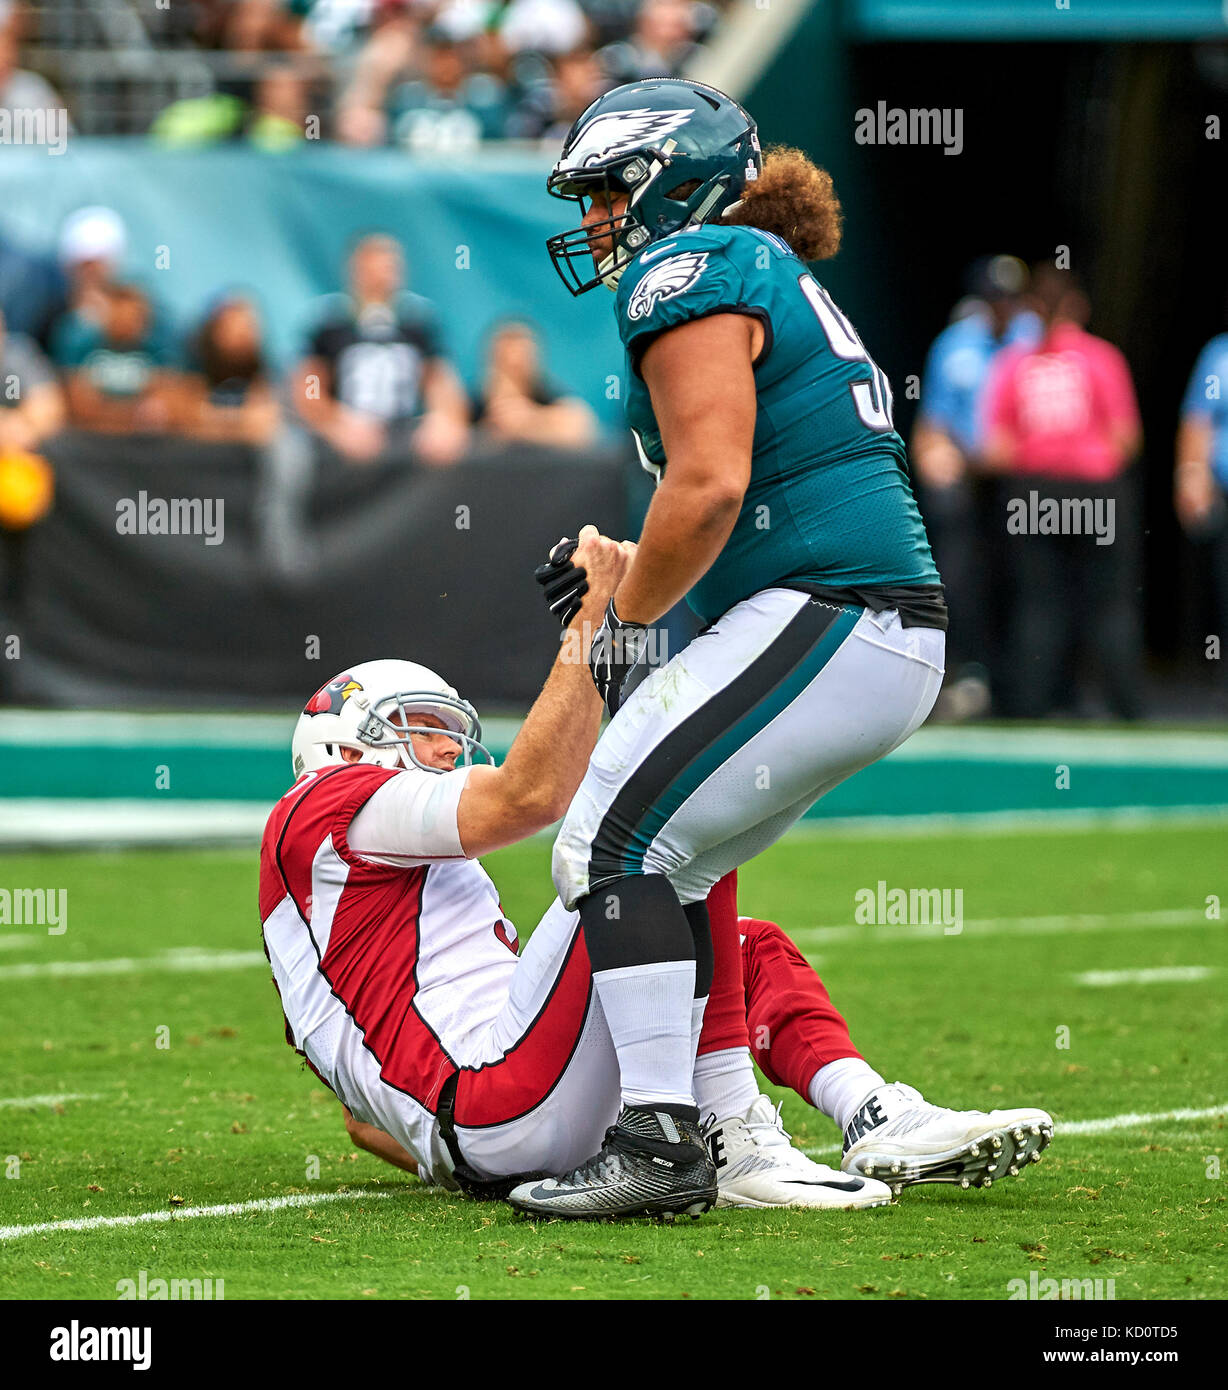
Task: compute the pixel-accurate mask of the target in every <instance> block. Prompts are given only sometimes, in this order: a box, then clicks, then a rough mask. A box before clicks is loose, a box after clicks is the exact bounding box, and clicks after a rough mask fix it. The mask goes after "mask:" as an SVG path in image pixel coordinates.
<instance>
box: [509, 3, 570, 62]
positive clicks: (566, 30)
mask: <svg viewBox="0 0 1228 1390" xmlns="http://www.w3.org/2000/svg"><path fill="white" fill-rule="evenodd" d="M491 21H492V24H493V26H494V28H495V32H496V33H497V34H498V35H499V38H500V39H501V40H502V42H503V45H504V47H505V48H506V49H507V50H508V52H509V53H519V52H522V51H523V50H525V49H529V50H531V51H532V52H534V53H567V52H570V51H571V50H572V49H574V48H578V47H579V46H580V45H581V44H583V43H586V42H587V41H588V37H589V32H588V28H589V26H588V21H587V19H585V17H584V11H583V10H582V9H581V7H580V6H579V5H577V4H576V2H575V0H510V3H508V4H505V5H503V6H501V7H499V8H498V9H497V12H496V13H495V14H493V15H492V16H491Z"/></svg>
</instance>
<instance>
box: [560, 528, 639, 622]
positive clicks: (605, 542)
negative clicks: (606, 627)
mask: <svg viewBox="0 0 1228 1390" xmlns="http://www.w3.org/2000/svg"><path fill="white" fill-rule="evenodd" d="M572 562H573V563H574V564H575V565H577V566H578V567H580V568H582V569H583V570H584V572H585V575H586V577H587V580H588V592H587V594H585V595H584V596H583V607H584V608H585V609H586V610H587V611H588V616H589V617H590V618H591V619H592V621H593V622H594V623H597V622H600V620H601V615H603V614H604V613H605V606H606V604H607V603H608V602H609V600H610V599H611V598H613V597H614V591H615V589H617V588H618V586H619V585H620V584H621V583H622V580H623V575H624V574H626V572H627V570H628V569H629V568H630V566H631V556H630V555H628V554H627V551H626V549H625V543H622V542H619V541H612V540H611V539H610V538H609V536H603V535H602V534H601V532H600V531H598V530H597V528H596V527H595V526H582V527H581V528H580V539H579V542H578V543H577V545H576V549H575V554H574V555H573V557H572Z"/></svg>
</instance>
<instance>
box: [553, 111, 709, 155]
mask: <svg viewBox="0 0 1228 1390" xmlns="http://www.w3.org/2000/svg"><path fill="white" fill-rule="evenodd" d="M692 114H693V113H692V112H690V111H653V110H650V109H649V108H648V107H647V106H645V107H642V108H640V109H639V110H636V111H606V112H604V113H603V114H602V115H600V116H594V117H593V119H592V120H591V121H589V123H588V125H586V126H585V127H584V129H583V130H582V131H580V133H579V134H578V135H577V136H576V143H575V144H574V145H573V146H572V147H571V149H569V150H568V151H567V153H566V154H565V155H564V157H563V159H562V160H561V161H560V163H561V164H562V165H563V166H564V167H565V168H571V169H574V168H587V167H588V166H589V165H591V164H600V163H602V161H603V160H605V159H606V158H608V157H609V156H610V155H612V154H618V153H619V152H620V151H621V150H627V151H632V150H639V149H643V148H644V146H645V145H655V144H659V143H660V142H661V141H662V140H664V139H665V137H666V136H667V135H672V134H673V133H674V131H675V130H678V129H679V128H680V127H681V126H684V125H686V123H687V122H688V121H689V120H690V119H691V116H692Z"/></svg>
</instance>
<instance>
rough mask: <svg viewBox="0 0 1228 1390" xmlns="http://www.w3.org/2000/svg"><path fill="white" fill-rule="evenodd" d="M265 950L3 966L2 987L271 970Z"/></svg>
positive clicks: (190, 951)
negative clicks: (43, 979)
mask: <svg viewBox="0 0 1228 1390" xmlns="http://www.w3.org/2000/svg"><path fill="white" fill-rule="evenodd" d="M268 964H269V962H268V960H267V959H266V958H265V955H264V952H263V951H206V950H200V949H198V948H196V947H194V946H189V947H185V948H182V949H178V950H173V951H163V952H162V954H161V955H159V956H115V957H112V958H111V959H110V960H54V961H39V962H38V963H37V964H22V965H4V966H0V984H4V983H6V982H7V981H9V980H32V979H36V978H38V977H40V976H52V977H55V978H62V977H64V976H74V975H139V974H141V973H142V972H143V971H146V970H159V971H161V970H169V971H172V972H182V971H189V972H194V973H195V972H202V971H205V972H207V971H211V970H248V969H251V968H252V967H253V966H257V965H260V966H264V967H265V969H267V968H268Z"/></svg>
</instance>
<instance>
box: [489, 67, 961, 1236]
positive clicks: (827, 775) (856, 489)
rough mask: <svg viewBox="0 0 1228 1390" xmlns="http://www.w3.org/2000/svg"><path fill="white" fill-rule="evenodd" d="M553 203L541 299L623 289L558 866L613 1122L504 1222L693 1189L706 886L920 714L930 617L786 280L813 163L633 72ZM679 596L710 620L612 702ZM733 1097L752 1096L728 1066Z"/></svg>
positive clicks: (857, 408)
mask: <svg viewBox="0 0 1228 1390" xmlns="http://www.w3.org/2000/svg"><path fill="white" fill-rule="evenodd" d="M548 187H549V190H550V192H551V193H554V194H556V195H557V196H559V197H562V198H566V199H571V200H572V201H574V202H576V203H578V204H579V205H580V208H581V221H580V223H579V225H577V226H576V227H574V228H573V229H571V230H570V231H567V232H564V233H562V234H561V235H559V236H556V237H552V238H551V240H550V242H549V244H548V245H549V250H550V254H551V256H552V258H553V260H554V263H555V266H556V268H557V269H558V270H559V273H560V274H561V275H562V277H563V279H564V282H565V283H566V284H567V285H568V287H569V288H570V289H571V290H572V292H573V293H576V294H582V293H584V292H586V291H587V290H590V289H593V288H594V287H596V286H598V285H602V284H604V285H606V286H607V287H608V288H610V289H613V290H615V291H616V297H615V301H614V311H615V314H616V316H617V319H618V325H619V331H620V332H621V334H622V339H623V343H624V345H625V348H626V353H627V371H626V380H627V397H626V413H627V419H628V423H629V424H630V426H631V428H632V430H633V432H634V435H635V439H636V442H637V445H638V448H639V451H640V456H641V460H642V462H643V464H644V466H645V467H646V468H648V469H649V470H650V471H651V472H652V473H654V474H655V475H656V478H657V490H656V494H655V496H654V498H653V502H652V505H651V507H650V508H649V510H648V514H647V517H646V519H645V522H644V526H643V531H642V534H641V537H640V541H639V545H638V550H637V552H636V555H635V558H634V560H633V562H632V564H631V566H630V568H629V569H628V571H627V573H626V575H625V576H624V578H623V580H622V582H621V584H620V585H619V587H618V589H617V591H616V593H615V595H614V598H613V599H612V600H611V602H610V604H609V606H608V608H607V610H606V617H605V622H604V624H603V626H602V628H601V630H600V632H599V633H598V634H597V636H596V638H595V640H594V643H593V654H592V657H591V665H592V669H593V676H594V679H595V681H596V683H597V688H598V690H599V691H600V692H601V694H602V695H603V697H604V698H605V700H606V703H607V705H608V707H609V709H610V712H611V713H612V714H613V715H614V716H615V717H614V719H613V720H612V722H611V723H610V725H609V727H608V728H607V729H606V731H605V733H604V735H603V736H602V738H601V741H600V743H599V744H598V745H597V748H596V751H595V752H594V754H593V758H592V761H591V763H590V765H589V771H588V774H587V776H586V777H585V780H584V782H583V784H582V786H581V787H580V790H579V793H578V794H577V796H576V798H575V800H574V801H573V802H572V805H571V809H570V810H569V812H568V814H567V817H566V819H565V820H564V822H563V825H562V828H561V830H560V832H559V836H558V839H557V841H556V844H555V849H554V881H555V886H556V887H557V889H558V891H559V895H560V897H561V898H562V900H563V902H564V903H565V904H566V906H567V907H569V908H572V907H578V909H579V912H580V915H581V920H582V921H583V924H584V930H585V937H586V941H587V946H588V951H589V955H590V957H591V960H592V966H593V978H594V981H595V983H596V987H597V994H598V997H599V998H600V1001H601V1007H602V1009H603V1011H604V1013H605V1015H606V1018H607V1020H608V1022H609V1026H610V1031H611V1033H612V1035H613V1038H614V1043H615V1046H616V1048H617V1050H618V1057H619V1069H620V1074H621V1081H622V1099H623V1110H622V1113H621V1115H620V1118H619V1122H618V1124H617V1125H616V1126H614V1127H613V1128H612V1129H611V1130H610V1131H609V1133H608V1135H607V1139H606V1143H605V1145H604V1146H603V1148H602V1150H601V1152H600V1153H598V1154H597V1155H595V1156H594V1158H593V1159H592V1160H590V1161H589V1162H588V1163H586V1164H582V1165H581V1166H580V1167H579V1168H577V1169H575V1170H573V1171H572V1172H570V1173H568V1174H566V1175H564V1176H561V1177H560V1178H558V1179H555V1180H552V1181H551V1182H547V1183H544V1184H541V1183H539V1184H538V1185H537V1186H536V1187H535V1189H534V1194H533V1201H532V1203H531V1205H530V1204H528V1203H527V1202H526V1203H525V1205H526V1209H531V1210H533V1211H536V1212H538V1213H543V1214H549V1212H550V1211H551V1210H553V1209H556V1208H557V1210H558V1211H559V1213H560V1214H564V1213H565V1214H567V1215H571V1216H575V1215H578V1214H583V1211H586V1210H587V1207H586V1205H585V1203H586V1201H587V1197H586V1194H591V1197H592V1200H591V1208H592V1215H594V1216H599V1215H602V1214H604V1213H605V1212H608V1211H609V1209H610V1207H611V1206H612V1205H616V1203H614V1202H613V1201H612V1197H613V1196H616V1195H618V1194H616V1193H612V1192H611V1189H612V1188H618V1189H619V1192H622V1191H623V1189H625V1194H626V1195H627V1196H628V1197H637V1198H638V1197H641V1196H643V1195H644V1194H646V1193H660V1192H662V1191H663V1189H666V1188H668V1186H669V1174H670V1173H671V1172H674V1171H676V1172H677V1174H678V1181H679V1182H680V1183H685V1184H688V1185H689V1186H688V1191H689V1190H690V1188H691V1187H694V1186H695V1183H696V1178H695V1173H696V1165H697V1163H698V1162H699V1161H700V1160H699V1158H698V1156H697V1155H698V1153H699V1152H700V1151H702V1149H703V1144H702V1138H701V1131H700V1127H699V1118H700V1117H699V1112H698V1108H697V1107H696V1105H695V1100H694V1094H693V1091H692V1075H693V1064H694V1061H695V1048H696V1041H697V1039H698V1036H699V1029H700V1024H701V1022H702V1018H703V1008H704V1001H705V997H706V995H707V991H708V981H709V979H710V977H711V944H710V940H709V935H708V929H707V921H706V910H705V907H704V900H705V898H706V896H707V893H708V890H709V888H711V886H712V884H713V883H714V882H715V881H716V880H717V879H718V878H720V877H721V876H722V875H723V874H725V873H727V872H728V871H729V870H730V869H732V868H734V867H735V866H737V865H738V864H742V863H744V862H745V861H746V860H748V859H750V858H752V857H753V856H754V855H755V854H757V853H758V852H759V851H760V850H762V849H763V848H765V847H766V846H767V845H769V844H771V843H772V842H773V841H774V840H775V839H777V838H778V837H779V836H780V835H781V834H783V832H784V831H785V830H787V829H788V828H789V826H791V825H792V824H793V823H794V822H795V821H796V820H797V819H798V818H799V817H800V816H801V815H802V814H803V813H804V812H805V811H806V810H807V809H808V808H809V807H810V806H811V805H813V804H814V802H815V801H817V800H818V799H819V797H821V796H823V795H824V793H826V792H827V791H829V790H830V789H831V788H832V787H834V786H836V785H837V784H838V783H840V782H842V781H843V780H844V779H845V778H847V777H849V776H850V775H851V774H852V773H854V772H856V771H858V770H859V769H860V768H862V767H865V766H866V765H867V764H868V763H871V762H873V761H874V760H875V759H877V758H880V757H882V756H883V755H884V754H885V753H888V752H890V751H891V750H892V749H893V748H895V747H897V746H898V745H899V744H900V743H902V742H903V741H904V740H905V739H906V738H908V736H909V735H910V734H911V733H912V732H913V731H914V730H915V729H916V728H917V727H918V726H919V725H920V724H921V723H922V721H923V720H924V719H925V718H926V716H927V715H928V714H929V711H930V709H931V707H932V706H933V703H934V700H935V698H936V696H937V694H938V689H939V686H940V684H941V681H942V674H943V655H944V648H945V630H946V607H945V604H944V601H943V593H942V586H941V584H940V582H939V577H938V573H937V571H936V569H935V568H934V563H933V560H932V558H931V556H930V549H929V544H928V541H927V539H926V535H925V529H924V527H923V526H922V523H921V518H920V516H919V514H918V511H917V507H916V503H915V501H914V499H913V494H912V488H911V486H910V484H909V479H908V471H907V464H906V459H905V453H904V444H903V441H902V440H901V438H900V436H899V435H898V434H897V433H896V431H895V428H894V426H893V424H892V418H891V390H890V387H889V386H888V384H887V379H886V377H885V376H884V375H883V373H882V371H881V370H880V369H879V368H878V367H877V366H876V365H875V363H874V362H873V361H872V359H871V358H870V356H869V354H868V353H867V352H866V349H865V347H864V346H863V345H862V342H861V340H860V338H859V337H858V336H857V333H856V331H855V329H854V328H853V326H852V324H851V323H850V322H849V321H848V319H847V318H846V317H845V316H844V314H842V313H841V311H840V310H839V309H838V308H837V307H836V305H835V304H834V303H833V301H832V299H831V296H830V295H829V294H828V293H827V291H826V290H825V289H824V288H823V286H822V285H821V284H820V283H819V282H818V281H817V280H816V279H815V278H814V276H813V275H812V274H811V272H810V270H809V269H808V268H807V262H808V261H813V260H817V259H822V258H825V257H828V256H831V255H834V254H835V252H836V250H837V248H838V245H839V240H840V208H839V203H838V201H837V199H836V197H835V194H834V192H833V190H832V186H831V180H830V178H829V177H828V176H827V174H825V173H824V172H823V171H822V170H820V169H817V168H816V167H815V166H814V165H813V164H811V163H810V161H809V160H808V159H807V158H806V157H805V156H804V155H803V154H801V153H800V152H798V151H796V150H778V151H773V150H769V151H768V153H767V155H766V157H765V156H764V155H763V154H762V152H761V151H760V147H759V140H758V135H757V132H756V127H755V123H754V122H753V121H752V120H751V118H750V116H748V115H747V113H746V112H745V111H744V110H743V109H742V108H741V107H740V106H739V105H738V104H737V103H736V102H735V101H732V100H731V99H730V98H729V97H727V96H725V95H724V93H722V92H719V91H717V90H715V89H714V88H711V87H707V86H705V85H703V84H702V83H697V82H691V81H688V80H685V79H654V80H649V81H644V82H637V83H631V84H628V85H626V86H623V87H619V88H617V89H616V90H615V91H613V92H610V93H608V94H607V95H606V96H604V97H602V98H600V99H599V100H598V101H596V102H595V103H594V104H593V105H592V106H590V107H589V109H588V110H587V111H586V112H585V113H584V114H583V115H582V116H581V117H580V118H579V120H578V121H577V122H576V124H575V126H573V128H572V130H571V131H570V132H569V134H568V136H567V139H566V141H565V143H564V146H563V152H562V156H561V157H560V159H559V161H558V163H557V165H556V166H555V169H554V172H553V173H552V174H551V176H550V179H549V183H548ZM684 595H685V596H686V597H687V600H688V601H689V603H690V604H691V606H692V607H693V608H694V609H695V611H696V612H697V613H698V614H699V615H700V617H701V618H702V619H703V620H704V621H705V622H706V623H707V624H708V626H707V628H705V629H704V631H703V632H702V633H700V635H699V636H698V637H697V638H696V639H695V640H694V641H693V642H692V643H691V644H690V645H689V646H688V647H686V648H685V649H684V650H683V651H682V652H679V653H678V654H676V655H675V656H674V657H673V658H672V659H671V660H670V661H668V662H667V663H666V664H665V665H663V666H661V667H660V668H659V669H657V670H656V671H655V672H654V673H653V674H652V675H651V676H650V677H649V678H648V679H647V680H645V681H643V682H642V683H641V684H640V685H638V686H637V687H636V688H634V689H633V690H631V691H630V693H628V694H626V695H625V698H624V689H625V688H626V686H627V677H628V676H629V674H630V672H631V671H632V669H633V668H634V667H635V666H636V665H637V664H638V663H639V662H640V661H641V660H642V658H643V656H644V651H645V647H646V644H647V633H648V628H649V625H650V624H652V623H655V622H656V621H657V620H658V619H659V618H661V617H662V615H663V614H664V613H665V612H666V611H667V610H668V609H670V608H671V607H672V606H673V605H674V604H675V603H677V602H678V601H679V599H681V598H682V597H683V596H684ZM701 1061H702V1059H701ZM744 1085H745V1091H746V1098H747V1102H748V1104H749V1103H750V1102H751V1101H753V1100H754V1098H755V1097H756V1096H757V1093H758V1092H757V1088H756V1086H755V1082H754V1078H753V1074H752V1072H751V1068H750V1063H749V1059H747V1060H746V1062H745V1079H744ZM726 1090H728V1082H726ZM680 1190H681V1189H680ZM676 1197H677V1194H673V1193H670V1192H666V1193H665V1194H664V1196H663V1198H662V1209H663V1210H665V1209H672V1210H677V1209H678V1202H677V1200H675V1199H676ZM512 1200H513V1204H516V1194H513V1198H512ZM647 1205H649V1206H650V1205H651V1203H650V1202H649V1203H647ZM697 1205H698V1206H699V1207H700V1208H702V1201H701V1200H697ZM642 1206H643V1204H641V1207H642Z"/></svg>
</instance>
